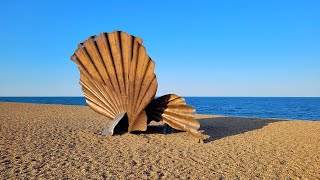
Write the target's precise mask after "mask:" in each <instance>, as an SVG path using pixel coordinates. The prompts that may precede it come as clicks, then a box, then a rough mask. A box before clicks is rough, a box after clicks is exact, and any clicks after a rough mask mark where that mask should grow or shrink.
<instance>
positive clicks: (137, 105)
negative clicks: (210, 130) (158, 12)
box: [71, 31, 204, 141]
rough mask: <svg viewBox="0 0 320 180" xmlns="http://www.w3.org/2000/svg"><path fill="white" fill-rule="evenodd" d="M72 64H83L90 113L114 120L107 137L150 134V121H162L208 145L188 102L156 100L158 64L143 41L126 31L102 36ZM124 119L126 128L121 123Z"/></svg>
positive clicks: (86, 43)
mask: <svg viewBox="0 0 320 180" xmlns="http://www.w3.org/2000/svg"><path fill="white" fill-rule="evenodd" d="M71 60H73V61H74V62H75V63H77V64H78V67H79V70H80V84H81V85H82V91H83V92H84V95H85V98H86V102H87V104H88V105H89V107H91V108H92V109H93V110H95V111H96V112H98V113H100V114H102V115H104V116H106V117H107V118H109V119H112V120H113V121H112V122H111V123H110V125H109V128H108V130H107V131H105V132H104V133H105V134H110V135H112V134H113V133H114V129H115V127H118V126H123V128H126V129H127V130H128V131H129V132H131V131H146V130H147V123H148V122H150V121H151V120H156V121H160V120H163V121H164V122H165V123H167V124H168V125H170V126H171V127H173V128H175V129H178V130H183V131H187V132H190V133H191V134H192V135H194V136H195V137H196V138H197V139H198V140H199V141H202V140H203V139H204V137H203V135H201V133H200V132H199V131H198V129H199V127H200V124H199V122H198V121H196V120H195V119H194V117H193V115H194V112H195V111H194V109H193V108H192V107H190V106H187V105H186V103H185V101H184V99H183V98H181V97H179V96H177V95H166V96H163V97H160V98H158V99H154V97H155V94H156V91H157V87H158V83H157V78H156V75H155V74H154V68H155V63H154V61H152V60H151V58H150V57H149V56H148V55H147V53H146V49H145V47H144V46H143V45H142V39H141V38H138V37H134V36H132V35H129V34H127V33H124V32H121V31H114V32H112V33H101V34H100V35H95V36H92V37H89V38H88V39H87V40H86V41H84V42H83V43H80V44H79V46H78V49H77V50H76V51H75V53H74V54H73V55H72V56H71ZM146 111H147V112H146ZM148 118H149V121H148ZM124 119H126V120H127V123H121V121H124ZM125 126H127V127H125Z"/></svg>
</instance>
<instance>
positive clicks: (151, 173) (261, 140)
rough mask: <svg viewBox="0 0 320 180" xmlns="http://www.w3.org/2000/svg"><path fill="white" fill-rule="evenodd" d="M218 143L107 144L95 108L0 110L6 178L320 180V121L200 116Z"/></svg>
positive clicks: (155, 137) (140, 137)
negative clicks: (101, 133) (101, 132)
mask: <svg viewBox="0 0 320 180" xmlns="http://www.w3.org/2000/svg"><path fill="white" fill-rule="evenodd" d="M197 118H198V119H199V121H200V123H201V129H202V130H204V133H205V134H208V135H210V136H211V137H210V138H209V139H207V140H206V142H205V143H204V144H198V143H195V142H194V141H193V138H192V137H191V136H190V135H189V134H188V133H185V132H175V133H173V134H168V135H164V134H162V125H161V124H156V123H153V124H152V125H151V126H150V127H149V128H148V131H147V132H145V133H139V134H130V133H123V134H121V135H115V136H112V137H103V136H101V135H99V132H100V131H101V130H103V129H105V128H106V127H107V124H108V121H107V120H105V118H104V117H103V116H101V115H99V114H97V113H95V112H94V111H92V110H91V109H90V108H88V107H83V106H82V107H81V106H64V105H38V104H23V103H0V161H1V167H0V172H1V178H2V179H17V178H31V179H34V178H43V179H48V178H57V179H63V178H69V179H88V178H91V179H125V178H128V179H138V178H139V179H189V178H190V179H212V178H220V179H230V178H231V179H238V178H241V179H249V178H250V179H253V178H257V179H261V178H265V179H270V178H272V179H285V178H302V179H318V178H320V121H318V122H316V121H286V120H281V119H257V118H240V117H217V116H208V115H197Z"/></svg>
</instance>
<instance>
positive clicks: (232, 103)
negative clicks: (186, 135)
mask: <svg viewBox="0 0 320 180" xmlns="http://www.w3.org/2000/svg"><path fill="white" fill-rule="evenodd" d="M185 99H186V101H187V103H188V104H189V105H191V106H193V107H194V108H195V109H196V113H198V114H211V115H222V116H242V117H258V118H282V119H293V120H314V121H320V97H185ZM0 102H22V103H35V104H63V105H79V106H86V105H87V104H86V101H85V99H84V97H0Z"/></svg>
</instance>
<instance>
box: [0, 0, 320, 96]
mask: <svg viewBox="0 0 320 180" xmlns="http://www.w3.org/2000/svg"><path fill="white" fill-rule="evenodd" d="M89 2H90V3H89ZM113 30H123V31H125V32H127V33H130V34H133V35H135V36H140V37H141V38H142V39H143V40H144V45H145V46H146V48H147V52H148V54H149V55H150V56H151V58H152V59H153V60H154V61H155V62H156V74H157V77H158V82H159V88H158V95H163V94H166V93H177V94H179V95H183V96H320V1H318V0H315V1H309V0H303V1H302V0H301V1H294V0H288V1H279V0H268V1H258V0H254V1H246V0H244V1H238V0H234V1H228V0H227V1H222V0H220V1H182V0H181V1H172V0H171V1H163V0H162V1H157V2H156V1H132V0H128V1H115V0H114V1H79V0H78V1H69V0H63V1H62V0H61V1H58V0H55V1H32V0H30V1H16V0H2V1H1V2H0V39H1V43H0V96H82V91H81V87H80V85H79V83H78V81H79V72H78V69H77V66H76V64H75V63H73V62H72V61H70V60H69V57H70V56H71V55H72V54H73V52H74V50H75V49H76V48H77V44H78V43H80V42H82V41H84V40H85V39H86V38H88V37H89V36H91V35H94V34H99V33H100V32H110V31H113Z"/></svg>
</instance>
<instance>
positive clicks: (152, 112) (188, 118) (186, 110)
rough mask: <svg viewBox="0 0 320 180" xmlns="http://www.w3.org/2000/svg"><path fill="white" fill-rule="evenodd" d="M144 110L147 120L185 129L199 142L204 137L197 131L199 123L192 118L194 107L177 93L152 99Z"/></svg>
mask: <svg viewBox="0 0 320 180" xmlns="http://www.w3.org/2000/svg"><path fill="white" fill-rule="evenodd" d="M146 111H147V116H148V118H149V120H155V121H164V122H165V123H167V124H168V125H169V126H171V127H173V128H174V129H177V130H181V131H187V132H189V133H190V134H192V135H193V136H194V137H196V140H197V141H199V142H202V141H203V139H205V138H206V137H205V136H204V135H202V134H201V132H199V131H198V129H199V128H200V123H199V122H198V121H197V120H196V119H195V118H194V114H195V109H194V108H193V107H191V106H188V105H187V104H186V101H185V99H184V98H182V97H180V96H178V95H175V94H168V95H165V96H161V97H159V98H157V99H155V100H153V101H152V102H151V103H150V104H149V105H148V106H147V109H146Z"/></svg>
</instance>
